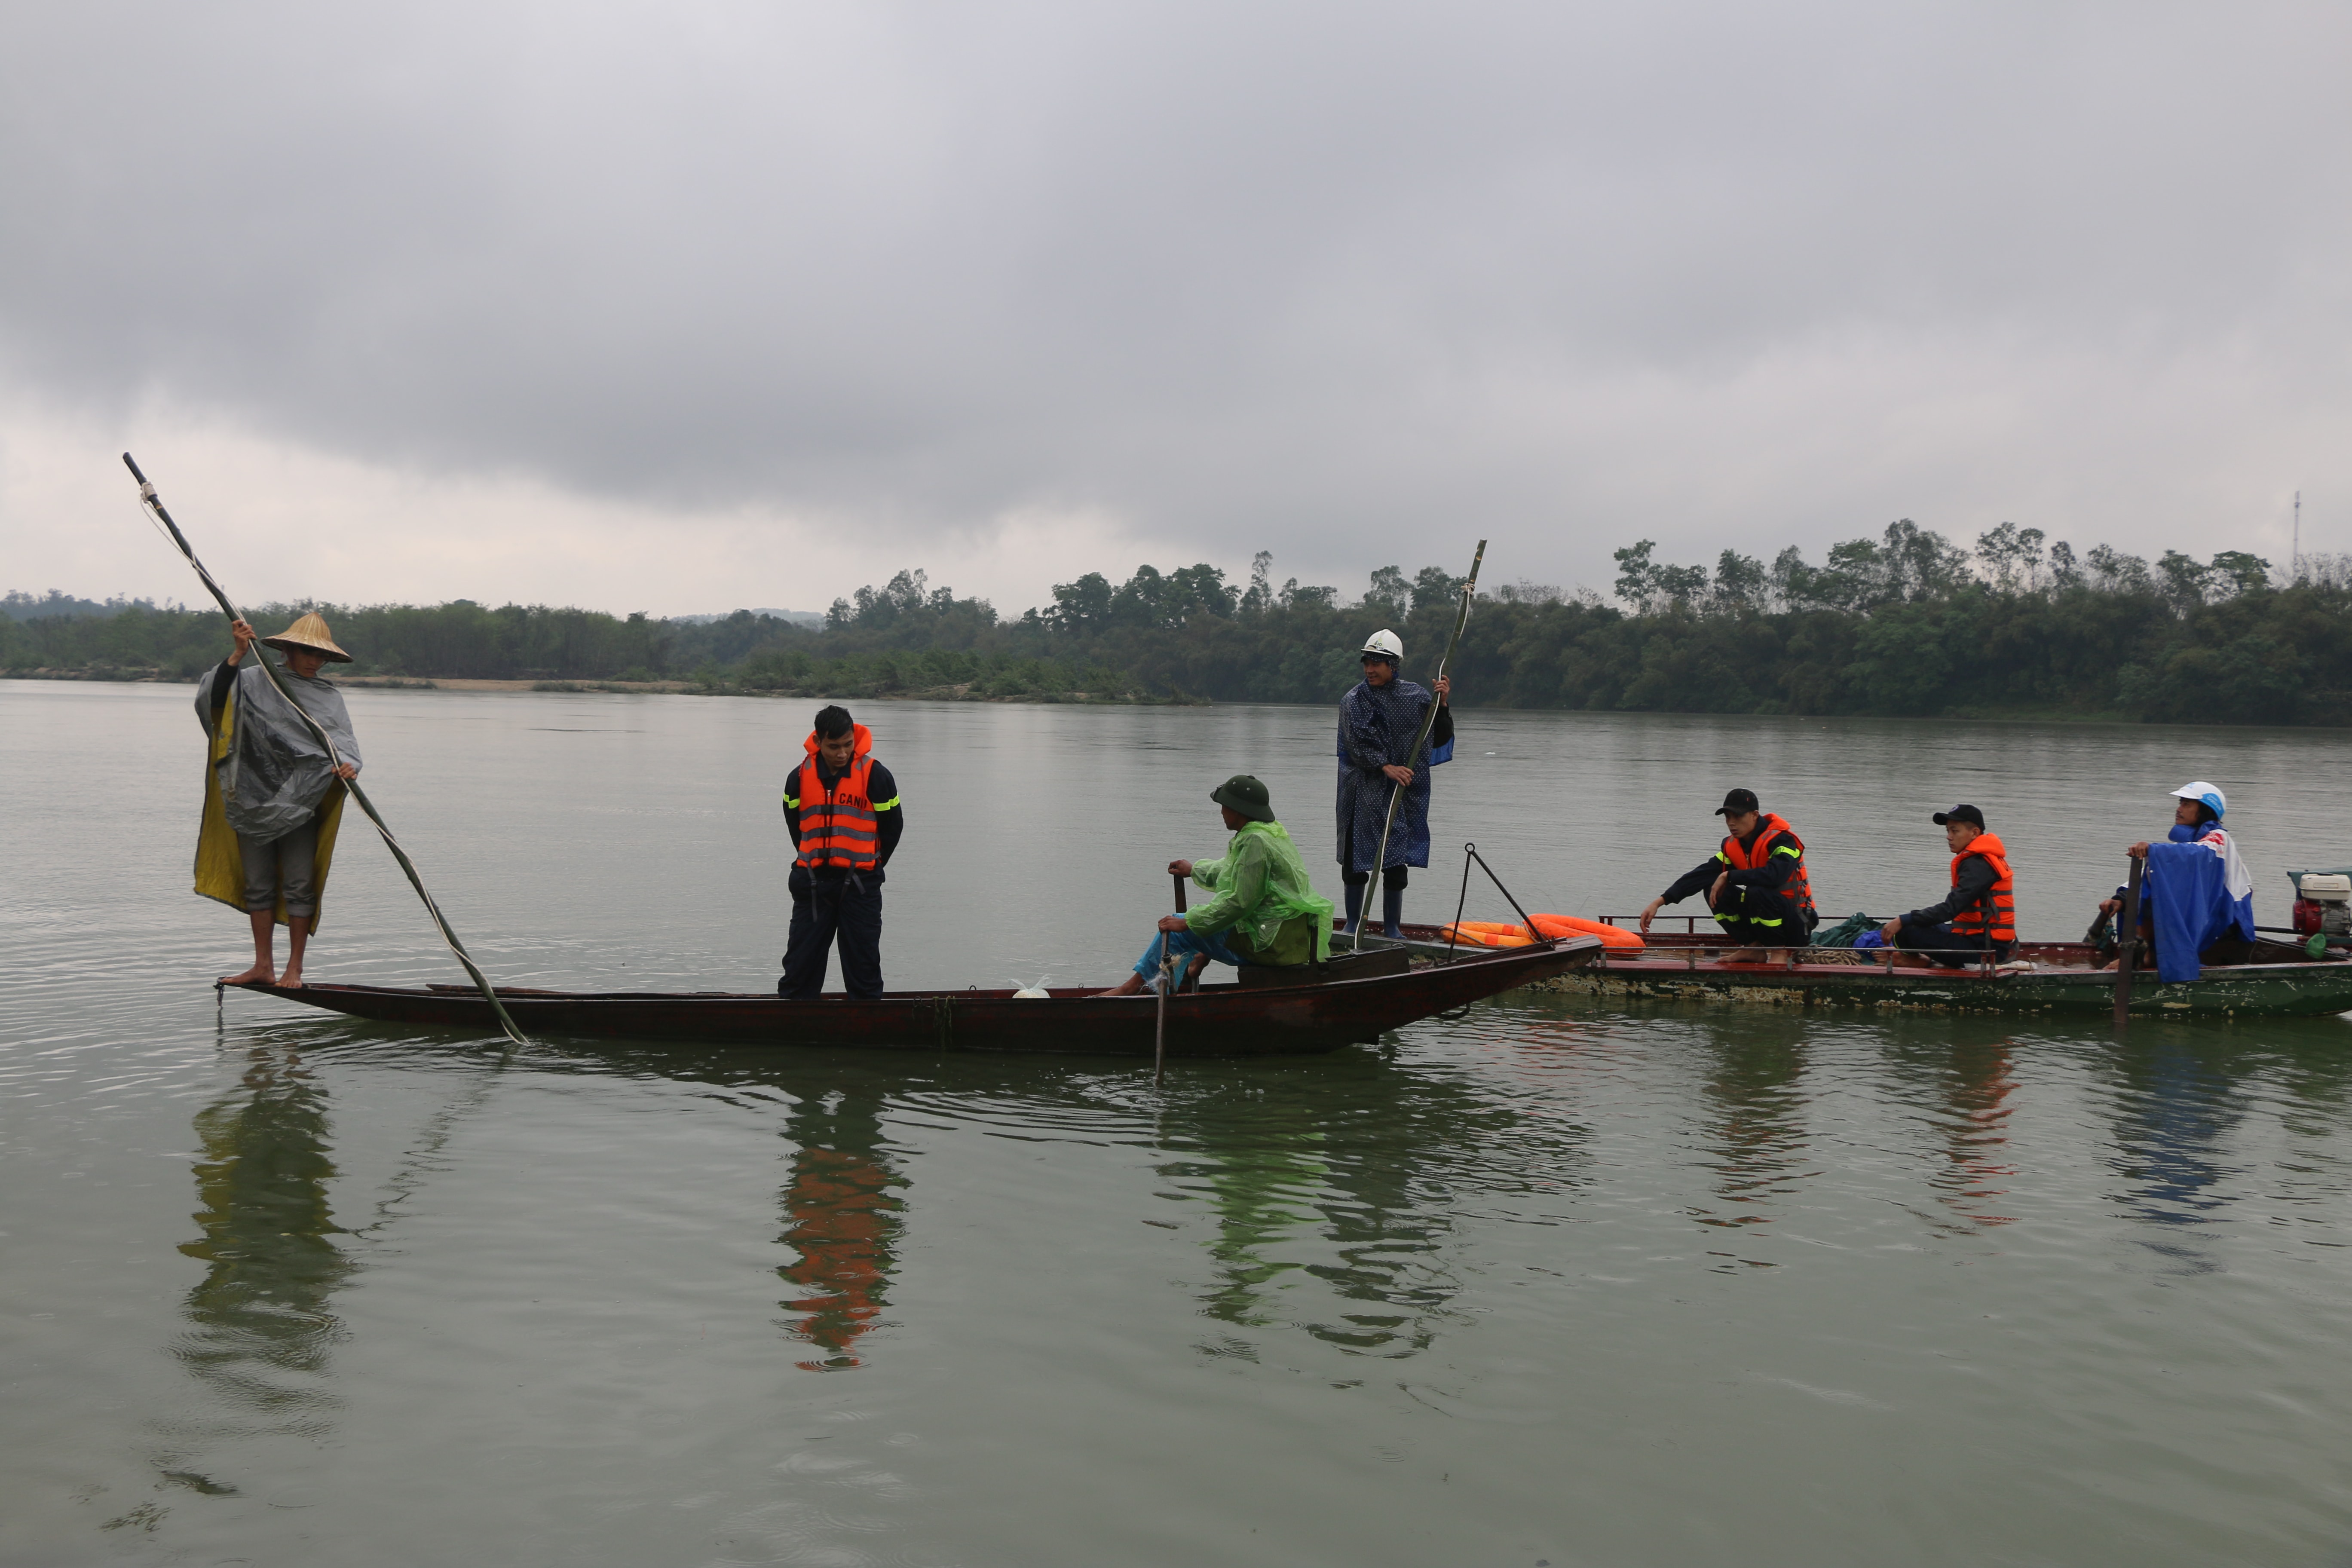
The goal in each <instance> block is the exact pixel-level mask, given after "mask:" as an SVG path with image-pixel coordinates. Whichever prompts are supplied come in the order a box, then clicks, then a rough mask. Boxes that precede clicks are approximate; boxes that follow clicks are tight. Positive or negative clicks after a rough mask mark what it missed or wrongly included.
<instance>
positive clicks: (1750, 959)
mask: <svg viewBox="0 0 2352 1568" xmlns="http://www.w3.org/2000/svg"><path fill="white" fill-rule="evenodd" d="M1722 962H1723V963H1763V962H1764V955H1763V954H1762V953H1761V952H1758V951H1757V950H1756V949H1754V948H1752V947H1743V948H1741V949H1740V950H1739V951H1738V952H1727V953H1725V954H1724V955H1723V959H1722Z"/></svg>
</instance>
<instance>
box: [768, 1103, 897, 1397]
mask: <svg viewBox="0 0 2352 1568" xmlns="http://www.w3.org/2000/svg"><path fill="white" fill-rule="evenodd" d="M784 1135H785V1136H786V1137H788V1138H790V1139H791V1140H792V1141H793V1143H794V1144H795V1145H796V1148H795V1149H794V1151H793V1173H792V1179H791V1181H789V1182H788V1183H786V1184H785V1186H784V1194H783V1203H784V1232H783V1235H782V1236H781V1237H778V1238H777V1239H779V1240H780V1241H782V1243H783V1244H784V1245H785V1246H787V1247H792V1248H793V1250H794V1251H795V1252H797V1253H798V1254H799V1257H797V1258H794V1259H793V1261H792V1262H790V1263H787V1264H785V1265H784V1266H783V1267H782V1268H779V1269H777V1270H776V1272H777V1273H778V1274H779V1275H781V1276H782V1278H783V1279H785V1280H786V1281H787V1282H789V1283H790V1284H792V1285H794V1286H796V1287H798V1288H799V1289H800V1291H801V1294H799V1295H798V1296H794V1297H792V1298H790V1299H788V1300H784V1301H782V1302H781V1303H780V1305H782V1307H783V1309H784V1310H786V1311H788V1312H796V1313H799V1314H801V1316H800V1317H799V1318H798V1319H797V1320H795V1321H793V1323H791V1324H790V1325H789V1326H788V1328H787V1332H788V1333H790V1334H791V1335H792V1337H793V1338H794V1339H796V1340H800V1341H802V1342H804V1343H807V1344H811V1345H814V1346H815V1347H816V1348H817V1350H818V1351H819V1352H822V1353H821V1355H820V1356H818V1357H815V1358H813V1359H811V1360H808V1361H803V1362H799V1363H794V1364H796V1365H798V1366H801V1367H803V1368H804V1369H806V1370H807V1371H810V1372H832V1371H839V1370H842V1369H845V1368H848V1367H854V1366H856V1365H858V1364H859V1362H858V1358H857V1355H856V1352H855V1350H854V1348H853V1347H855V1346H856V1342H857V1341H858V1339H859V1337H860V1336H862V1335H863V1334H865V1333H866V1331H868V1330H869V1329H871V1328H873V1327H874V1326H875V1324H876V1321H877V1320H878V1318H879V1317H880V1315H881V1311H882V1308H883V1306H884V1305H885V1302H886V1300H887V1297H886V1296H885V1294H884V1292H885V1289H886V1288H887V1286H888V1284H889V1282H890V1268H891V1264H892V1262H893V1261H894V1259H893V1257H892V1254H891V1247H892V1244H893V1243H895V1242H896V1241H897V1240H898V1233H899V1231H900V1229H901V1228H902V1226H904V1223H905V1222H904V1221H903V1220H902V1219H901V1218H900V1217H899V1216H900V1214H901V1212H902V1211H903V1210H904V1208H905V1206H906V1205H905V1203H904V1201H903V1200H902V1199H900V1198H899V1197H898V1194H897V1192H896V1191H895V1189H898V1188H902V1187H904V1186H905V1185H906V1184H907V1183H906V1178H905V1177H903V1176H901V1175H899V1174H898V1172H897V1171H896V1170H894V1169H893V1168H892V1166H891V1164H890V1163H889V1162H888V1161H887V1159H885V1158H884V1157H883V1136H882V1102H881V1100H880V1099H879V1098H878V1097H875V1096H870V1095H855V1096H853V1095H848V1094H844V1093H842V1092H840V1091H838V1090H836V1091H835V1092H833V1093H830V1094H826V1095H824V1096H822V1097H820V1098H813V1099H805V1100H801V1101H800V1102H799V1103H798V1104H797V1105H795V1106H794V1107H793V1110H792V1113H791V1115H790V1116H789V1117H788V1118H787V1120H786V1121H785V1124H784Z"/></svg>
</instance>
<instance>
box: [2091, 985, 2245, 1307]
mask: <svg viewBox="0 0 2352 1568" xmlns="http://www.w3.org/2000/svg"><path fill="white" fill-rule="evenodd" d="M2116 1074H2117V1077H2118V1078H2119V1079H2120V1080H2121V1081H2120V1082H2119V1083H2118V1084H2117V1085H2116V1099H2115V1136H2116V1157H2115V1160H2114V1162H2113V1163H2114V1168H2115V1171H2116V1174H2117V1175H2118V1176H2119V1177H2121V1178H2122V1179H2123V1182H2124V1184H2125V1185H2124V1187H2123V1189H2122V1190H2121V1191H2120V1192H2118V1193H2117V1194H2116V1201H2117V1202H2119V1203H2120V1204H2122V1205H2124V1206H2125V1207H2126V1209H2127V1210H2128V1211H2129V1212H2130V1213H2131V1215H2133V1216H2134V1217H2135V1218H2137V1219H2141V1220H2145V1221H2147V1222H2148V1223H2149V1224H2150V1225H2151V1226H2155V1227H2157V1228H2155V1229H2153V1230H2148V1231H2143V1232H2142V1233H2140V1235H2139V1237H2138V1239H2139V1241H2140V1243H2141V1245H2143V1246H2145V1247H2148V1248H2150V1249H2151V1250H2153V1251H2155V1252H2157V1253H2159V1254H2161V1255H2162V1256H2164V1257H2165V1258H2168V1259H2170V1260H2171V1261H2172V1262H2173V1263H2175V1264H2176V1265H2178V1266H2179V1268H2180V1269H2182V1270H2183V1271H2186V1272H2189V1273H2203V1272H2206V1271H2208V1270H2210V1269H2214V1268H2220V1267H2221V1265H2220V1264H2219V1263H2218V1262H2216V1261H2215V1260H2214V1259H2213V1258H2211V1257H2210V1255H2209V1254H2208V1253H2207V1252H2206V1251H2205V1249H2204V1247H2202V1245H2201V1244H2200V1231H2201V1230H2202V1229H2203V1227H2205V1226H2210V1225H2211V1224H2213V1223H2214V1222H2216V1221H2217V1220H2218V1219H2219V1218H2220V1217H2221V1215H2220V1211H2221V1210H2222V1209H2224V1208H2226V1207H2227V1206H2228V1205H2231V1204H2232V1203H2234V1202H2236V1201H2237V1198H2236V1195H2235V1194H2231V1193H2230V1192H2228V1191H2227V1190H2226V1189H2225V1184H2226V1183H2227V1182H2228V1181H2229V1179H2230V1178H2231V1177H2233V1176H2235V1175H2236V1174H2238V1173H2239V1168H2238V1167H2236V1166H2234V1165H2231V1164H2228V1163H2224V1162H2223V1160H2222V1157H2221V1151H2222V1148H2223V1145H2224V1142H2225V1141H2226V1140H2227V1139H2228V1137H2229V1134H2230V1131H2231V1129H2232V1128H2233V1127H2235V1126H2236V1125H2237V1122H2238V1121H2239V1119H2240V1117H2241V1116H2242V1114H2243V1111H2242V1107H2241V1106H2240V1105H2239V1104H2238V1103H2237V1097H2236V1093H2235V1091H2234V1089H2233V1087H2232V1085H2231V1079H2230V1078H2229V1077H2228V1076H2227V1075H2225V1074H2223V1073H2222V1072H2221V1071H2220V1070H2219V1069H2218V1068H2216V1067H2215V1066H2214V1064H2212V1063H2210V1062H2209V1061H2207V1060H2206V1059H2205V1057H2204V1054H2203V1052H2202V1051H2201V1050H2200V1046H2199V1044H2198V1043H2196V1042H2194V1041H2192V1040H2189V1039H2182V1038H2179V1037H2175V1036H2173V1035H2172V1034H2171V1032H2170V1031H2165V1032H2164V1034H2162V1035H2159V1036H2158V1038H2157V1039H2156V1041H2155V1042H2154V1043H2152V1044H2147V1045H2142V1044H2139V1043H2138V1042H2137V1041H2135V1042H2133V1043H2132V1044H2131V1045H2129V1046H2127V1047H2125V1048H2124V1050H2123V1052H2122V1056H2121V1059H2120V1060H2119V1061H2118V1062H2117V1063H2116Z"/></svg>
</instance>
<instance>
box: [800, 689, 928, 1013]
mask: <svg viewBox="0 0 2352 1568" xmlns="http://www.w3.org/2000/svg"><path fill="white" fill-rule="evenodd" d="M803 745H804V746H805V748H806V749H807V752H808V759H807V760H806V761H805V762H803V763H801V765H800V766H799V767H798V768H797V769H795V770H794V771H793V777H792V782H791V783H790V784H786V785H785V786H784V826H785V827H786V828H788V829H790V830H791V833H792V836H793V844H794V845H796V846H798V847H799V849H800V853H799V855H798V856H796V857H795V858H793V871H792V879H791V883H790V886H791V889H792V894H793V925H792V931H791V934H790V935H789V936H787V937H786V938H785V942H784V977H783V978H782V980H780V981H778V982H777V983H776V992H777V994H779V995H782V996H789V997H792V998H793V999H794V1000H797V1001H813V1000H814V999H815V997H816V994H817V993H819V992H820V991H822V990H824V970H825V961H826V957H827V954H828V953H829V952H830V951H831V949H832V947H833V944H834V941H835V938H836V937H838V938H839V939H840V942H841V981H842V986H843V989H845V990H846V991H847V992H848V993H849V994H850V995H852V996H855V997H859V998H862V999H866V1000H870V999H872V998H874V997H876V996H879V995H881V994H882V868H884V867H885V866H887V865H888V864H889V863H890V856H891V853H892V851H894V850H896V849H897V848H898V836H899V835H900V834H901V833H903V832H905V831H906V825H907V824H906V812H905V810H904V808H903V807H901V806H900V805H899V804H898V780H896V779H894V778H892V777H891V776H890V770H889V769H888V768H886V767H884V766H883V765H882V764H881V763H877V762H876V761H875V760H874V737H873V736H872V735H871V734H870V733H868V732H867V731H866V726H865V725H863V724H860V723H858V722H857V721H855V720H853V719H851V718H850V716H849V710H847V709H846V708H837V707H827V708H822V709H819V710H817V716H816V728H815V729H814V731H812V732H811V733H810V735H809V738H808V739H807V740H806V741H805V742H803Z"/></svg>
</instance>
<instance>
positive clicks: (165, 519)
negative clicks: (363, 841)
mask: <svg viewBox="0 0 2352 1568" xmlns="http://www.w3.org/2000/svg"><path fill="white" fill-rule="evenodd" d="M122 466H123V467H124V468H129V469H130V470H131V478H132V479H137V480H138V481H139V499H140V500H141V501H142V503H143V504H144V505H145V506H146V508H147V510H149V511H150V512H152V513H153V514H154V517H155V521H158V522H160V523H162V524H163V527H164V529H165V531H167V532H169V533H170V535H171V538H172V542H173V544H175V545H177V546H179V550H180V553H181V554H183V555H184V556H186V557H187V558H188V564H189V565H190V566H193V567H194V568H195V572H196V575H197V577H198V578H200V579H202V581H203V583H204V584H205V588H206V589H207V590H208V591H209V592H210V593H211V594H212V596H213V598H214V599H215V600H216V601H217V602H218V603H219V605H220V607H221V613H222V614H223V615H226V616H228V618H229V619H230V620H231V621H233V622H234V621H241V620H243V619H245V612H244V611H242V610H240V609H238V608H237V607H236V605H234V604H231V603H230V602H229V596H228V595H227V594H226V593H225V592H223V591H222V589H221V585H220V584H218V583H216V582H215V581H213V574H211V573H210V572H207V571H205V563H203V562H202V561H199V560H197V559H196V552H195V551H194V549H192V548H190V546H189V544H188V537H187V535H186V534H184V533H182V532H181V531H180V525H179V524H178V523H176V522H174V521H172V514H171V512H170V511H168V510H165V508H164V506H163V497H162V496H160V495H158V494H157V493H156V491H155V486H154V483H153V481H152V480H151V479H148V478H147V476H146V475H145V474H142V473H141V472H140V471H139V465H138V463H136V462H135V461H133V460H132V458H131V454H130V453H128V452H125V453H123V454H122ZM254 658H257V659H258V660H260V662H261V672H262V673H263V674H264V675H266V676H268V678H269V684H270V685H272V686H274V687H276V688H277V689H278V696H280V697H283V698H284V699H286V703H287V706H289V707H290V708H292V709H293V710H294V711H295V712H296V713H297V714H299V715H300V716H301V720H302V722H303V723H305V724H307V725H309V726H310V733H311V735H312V736H313V737H314V738H315V739H316V740H317V741H318V742H319V744H320V745H321V746H324V747H325V748H326V749H327V756H328V758H329V760H330V761H331V762H332V763H333V764H334V765H335V766H336V767H341V766H342V765H343V758H342V753H341V752H338V751H336V750H335V742H334V738H333V737H332V736H331V735H329V734H328V733H327V731H326V730H325V728H324V727H323V726H321V725H320V722H319V721H317V720H316V719H313V718H311V717H310V713H309V711H308V710H305V709H304V708H303V706H302V704H301V703H300V702H299V701H297V700H295V698H294V694H293V693H292V692H291V691H289V690H288V689H286V682H285V680H284V679H282V678H281V677H280V676H279V675H278V669H277V667H276V666H274V665H272V664H271V663H270V662H269V655H268V652H267V651H266V650H265V649H263V648H262V647H261V646H260V644H259V643H258V642H256V643H255V645H254ZM343 787H344V788H345V789H347V790H349V791H351V795H352V799H353V800H355V801H358V802H359V803H360V809H361V810H362V811H363V812H366V813H367V818H368V820H369V821H370V822H373V824H375V830H376V832H377V833H378V834H379V835H380V836H381V837H383V846H384V847H385V848H387V849H389V850H391V851H392V858H394V860H397V861H399V862H400V868H401V870H402V871H403V872H404V873H406V875H407V877H408V885H409V886H410V887H412V888H415V889H416V896H417V897H418V898H420V899H422V900H425V910H426V912H427V913H429V914H430V915H432V917H433V924H434V925H435V927H436V928H437V929H438V930H439V931H440V932H441V940H442V941H443V942H447V943H448V944H449V951H450V952H454V953H456V954H457V962H458V963H461V964H464V965H465V966H466V973H467V974H469V975H471V976H473V980H474V984H476V985H478V986H479V987H480V988H481V993H482V995H483V998H484V999H485V1000H487V1001H488V1003H489V1005H490V1011H491V1012H493V1013H495V1014H497V1015H498V1019H499V1028H501V1029H504V1030H505V1031H506V1035H507V1038H509V1039H510V1040H512V1041H513V1042H514V1043H515V1044H516V1045H519V1046H520V1045H527V1044H529V1042H528V1041H526V1040H525V1039H524V1038H523V1036H522V1031H521V1030H520V1029H519V1028H517V1027H515V1021H514V1020H513V1019H512V1018H511V1017H509V1016H507V1008H506V1004H505V1003H503V1002H501V1001H499V994H498V991H497V990H496V988H494V987H493V986H492V985H491V984H490V980H489V976H488V975H487V974H484V973H482V970H481V966H480V965H479V964H478V963H475V962H474V955H473V954H472V953H469V952H467V951H466V944H465V943H464V942H459V941H458V940H457V931H454V930H452V929H451V928H450V925H449V921H448V917H446V915H444V914H442V912H441V906H440V905H439V904H436V903H435V902H434V901H433V895H432V894H431V893H429V892H426V891H425V879H423V878H422V877H419V876H418V875H417V874H416V863H415V861H413V860H411V859H410V858H408V851H406V850H405V849H403V848H402V847H400V840H399V839H397V838H394V837H393V836H392V827H391V826H390V825H389V824H388V823H386V822H385V821H384V819H383V815H382V814H381V813H379V812H378V811H377V810H376V808H375V803H374V802H373V801H371V800H369V799H368V797H367V792H366V791H365V790H363V789H362V788H360V783H359V780H357V779H348V780H345V781H344V783H343Z"/></svg>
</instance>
